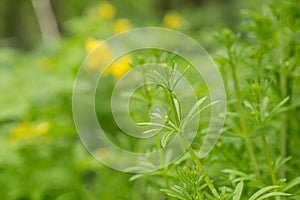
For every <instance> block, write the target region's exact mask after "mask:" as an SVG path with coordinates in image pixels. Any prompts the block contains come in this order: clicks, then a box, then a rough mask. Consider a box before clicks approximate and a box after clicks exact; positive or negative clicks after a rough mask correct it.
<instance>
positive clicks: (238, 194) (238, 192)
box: [232, 181, 244, 200]
mask: <svg viewBox="0 0 300 200" xmlns="http://www.w3.org/2000/svg"><path fill="white" fill-rule="evenodd" d="M243 188H244V182H243V181H241V182H239V184H238V185H237V186H236V188H235V190H234V193H235V195H234V196H233V198H232V200H240V198H241V196H242V192H243Z"/></svg>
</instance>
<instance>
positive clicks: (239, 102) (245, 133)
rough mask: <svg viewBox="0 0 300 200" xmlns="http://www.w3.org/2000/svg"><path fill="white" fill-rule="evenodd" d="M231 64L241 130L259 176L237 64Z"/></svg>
mask: <svg viewBox="0 0 300 200" xmlns="http://www.w3.org/2000/svg"><path fill="white" fill-rule="evenodd" d="M228 54H229V55H230V53H228ZM230 60H232V59H231V58H230ZM230 66H231V72H232V77H233V82H234V89H235V95H236V98H237V109H238V113H239V116H240V117H239V119H240V126H241V130H242V133H243V139H244V142H245V146H246V149H247V151H248V154H249V156H250V159H251V161H252V164H253V167H254V172H255V174H256V176H257V177H260V172H259V167H258V163H257V160H256V157H255V155H254V152H253V148H252V145H251V142H250V140H249V137H248V130H247V127H246V122H245V118H244V113H243V107H242V97H241V92H240V87H239V83H238V79H237V75H236V70H235V65H234V64H233V63H232V62H231V61H230Z"/></svg>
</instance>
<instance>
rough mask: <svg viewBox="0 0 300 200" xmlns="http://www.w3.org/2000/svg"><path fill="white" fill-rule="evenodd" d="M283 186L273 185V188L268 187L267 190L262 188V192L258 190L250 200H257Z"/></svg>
mask: <svg viewBox="0 0 300 200" xmlns="http://www.w3.org/2000/svg"><path fill="white" fill-rule="evenodd" d="M279 187H281V186H277V185H272V186H267V187H265V188H262V189H260V190H258V191H257V192H256V193H254V194H253V195H252V196H251V197H250V199H249V200H255V199H256V198H257V197H259V196H260V195H262V194H263V193H265V192H267V191H269V190H272V189H275V188H279Z"/></svg>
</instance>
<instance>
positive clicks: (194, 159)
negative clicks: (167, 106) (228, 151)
mask: <svg viewBox="0 0 300 200" xmlns="http://www.w3.org/2000/svg"><path fill="white" fill-rule="evenodd" d="M168 94H169V97H170V101H171V106H172V109H173V112H174V116H175V121H176V125H177V126H178V127H180V119H179V117H178V115H177V109H176V106H175V102H174V98H175V96H174V94H173V93H172V91H170V90H168ZM179 134H180V137H181V139H182V140H183V142H184V145H185V146H186V148H187V150H188V152H189V154H190V156H191V157H192V159H193V161H194V163H195V164H196V166H197V167H198V169H199V170H200V171H201V175H202V176H203V177H204V180H205V182H206V184H207V185H208V187H209V189H210V191H211V192H212V194H213V195H214V196H215V198H217V199H220V195H219V193H218V191H217V190H216V188H215V186H214V184H213V183H212V181H211V180H210V178H209V176H208V175H207V174H206V172H205V171H204V169H203V166H202V164H201V162H200V160H199V158H198V157H197V155H196V154H195V152H194V150H193V149H192V147H191V145H190V144H189V142H188V140H187V139H186V137H185V135H184V133H183V132H182V131H179Z"/></svg>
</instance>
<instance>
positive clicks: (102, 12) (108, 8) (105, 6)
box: [98, 2, 116, 20]
mask: <svg viewBox="0 0 300 200" xmlns="http://www.w3.org/2000/svg"><path fill="white" fill-rule="evenodd" d="M98 13H99V16H100V17H101V19H104V20H109V19H113V18H114V17H115V13H116V10H115V7H114V6H113V5H112V4H111V3H109V2H103V3H101V4H100V5H99V6H98Z"/></svg>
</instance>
